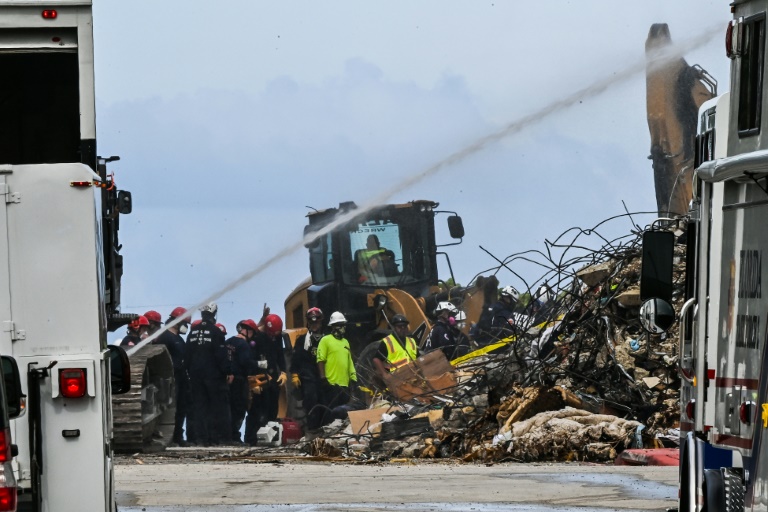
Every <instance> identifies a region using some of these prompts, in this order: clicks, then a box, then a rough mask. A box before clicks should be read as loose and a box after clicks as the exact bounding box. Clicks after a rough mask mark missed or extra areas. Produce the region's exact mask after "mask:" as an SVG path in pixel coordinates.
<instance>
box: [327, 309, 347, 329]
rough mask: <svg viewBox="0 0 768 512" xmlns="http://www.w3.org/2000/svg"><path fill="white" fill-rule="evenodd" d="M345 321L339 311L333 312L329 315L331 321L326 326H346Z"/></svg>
mask: <svg viewBox="0 0 768 512" xmlns="http://www.w3.org/2000/svg"><path fill="white" fill-rule="evenodd" d="M346 323H347V319H346V317H345V316H344V315H343V314H342V313H341V311H335V312H333V313H332V314H331V319H330V320H329V321H328V325H329V326H330V325H337V324H346Z"/></svg>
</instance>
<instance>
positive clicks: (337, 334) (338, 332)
mask: <svg viewBox="0 0 768 512" xmlns="http://www.w3.org/2000/svg"><path fill="white" fill-rule="evenodd" d="M346 330H347V329H346V327H343V326H342V327H334V328H333V331H332V332H333V337H334V338H336V339H337V340H340V339H341V338H343V337H344V333H345V332H346Z"/></svg>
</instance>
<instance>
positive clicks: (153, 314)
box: [144, 309, 163, 336]
mask: <svg viewBox="0 0 768 512" xmlns="http://www.w3.org/2000/svg"><path fill="white" fill-rule="evenodd" d="M144 317H145V318H146V319H147V320H148V321H149V330H148V332H149V335H150V336H152V335H153V334H155V333H156V332H157V331H159V330H160V327H162V326H163V317H161V316H160V313H158V312H157V311H155V310H154V309H150V310H149V311H147V312H146V313H144Z"/></svg>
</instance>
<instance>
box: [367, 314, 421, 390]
mask: <svg viewBox="0 0 768 512" xmlns="http://www.w3.org/2000/svg"><path fill="white" fill-rule="evenodd" d="M391 324H392V327H393V329H394V332H393V333H392V334H390V335H389V336H387V337H386V338H384V339H383V340H381V344H380V345H379V350H378V351H377V352H376V355H375V356H373V364H374V366H375V367H376V371H377V372H378V374H379V376H381V378H382V379H384V380H385V381H386V380H387V379H388V377H389V374H390V372H393V371H395V370H396V369H398V368H400V367H401V366H405V365H407V364H408V363H410V362H411V361H414V360H415V359H416V358H417V357H418V355H419V347H418V346H417V345H416V341H415V340H414V339H413V338H411V337H410V336H408V334H410V333H409V332H408V319H407V318H405V316H404V315H395V316H393V317H392V322H391Z"/></svg>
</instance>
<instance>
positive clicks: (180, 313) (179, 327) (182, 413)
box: [152, 307, 189, 446]
mask: <svg viewBox="0 0 768 512" xmlns="http://www.w3.org/2000/svg"><path fill="white" fill-rule="evenodd" d="M176 319H179V322H178V323H176V324H175V325H174V321H175V320H176ZM166 322H167V323H168V324H169V325H170V327H168V328H167V329H166V330H165V331H163V332H162V334H160V336H158V337H157V338H156V339H155V340H153V341H152V343H153V344H156V345H165V347H166V348H167V349H168V353H169V354H170V355H171V361H172V362H173V378H174V381H175V383H176V416H175V418H174V425H173V437H172V438H171V443H173V444H176V445H178V446H186V445H187V443H186V441H185V440H184V421H185V420H186V419H187V412H188V408H189V379H188V378H187V370H186V368H185V367H184V353H185V349H186V344H185V343H184V338H182V337H181V335H182V334H186V333H187V325H188V324H189V316H187V310H186V309H184V308H182V307H177V308H174V310H173V311H171V314H170V315H168V320H167V321H166ZM188 437H189V436H188Z"/></svg>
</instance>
